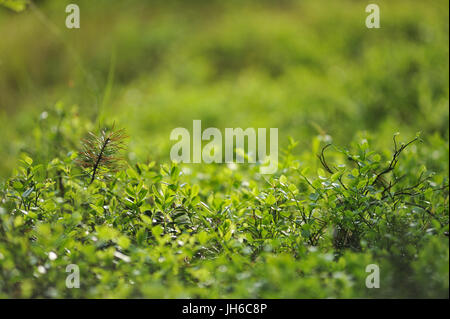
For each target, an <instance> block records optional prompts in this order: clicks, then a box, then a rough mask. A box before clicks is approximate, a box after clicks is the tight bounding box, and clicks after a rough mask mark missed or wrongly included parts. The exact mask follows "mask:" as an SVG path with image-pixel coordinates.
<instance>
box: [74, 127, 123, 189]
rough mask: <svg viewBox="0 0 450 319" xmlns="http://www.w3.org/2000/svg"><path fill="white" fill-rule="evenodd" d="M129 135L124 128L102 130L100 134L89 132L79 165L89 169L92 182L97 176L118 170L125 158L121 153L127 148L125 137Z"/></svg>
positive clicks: (80, 155)
mask: <svg viewBox="0 0 450 319" xmlns="http://www.w3.org/2000/svg"><path fill="white" fill-rule="evenodd" d="M127 137H128V136H127V135H126V134H125V131H124V129H120V130H114V125H113V127H112V128H111V130H109V131H108V130H106V129H105V130H102V132H101V134H100V135H99V136H97V135H95V134H94V133H92V132H89V135H88V137H87V138H85V139H83V140H82V150H81V151H80V153H79V159H78V161H77V162H78V165H80V166H81V167H82V168H84V169H86V170H88V171H89V175H90V181H89V185H90V184H92V183H93V182H94V180H95V178H96V177H97V176H99V175H102V174H105V173H107V172H117V171H118V170H119V169H120V168H121V167H122V166H123V165H122V163H123V161H124V158H123V157H120V156H119V153H120V152H121V151H123V150H125V139H126V138H127Z"/></svg>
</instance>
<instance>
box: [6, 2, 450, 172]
mask: <svg viewBox="0 0 450 319" xmlns="http://www.w3.org/2000/svg"><path fill="white" fill-rule="evenodd" d="M371 2H374V3H377V4H378V5H379V6H380V9H381V28H380V29H367V28H366V26H365V19H366V17H367V15H368V14H367V13H366V12H365V7H366V6H367V4H369V3H371ZM69 3H76V4H78V5H79V7H80V11H81V28H80V29H67V28H66V27H65V19H66V16H67V14H66V13H65V7H66V5H67V4H69ZM448 9H449V3H448V1H446V0H436V1H429V2H423V1H399V0H395V1H392V0H389V1H370V2H367V1H356V0H353V1H350V0H344V1H322V0H308V1H291V0H282V1H261V0H259V1H256V0H255V1H237V0H227V1H211V0H210V1H200V0H196V1H170V0H169V1H162V0H160V1H112V0H108V1H106V0H97V1H88V0H77V1H62V0H58V1H56V0H55V1H34V2H33V3H32V4H31V5H29V6H28V7H27V8H26V9H25V10H24V11H22V12H14V11H13V10H9V9H6V8H4V7H0V136H1V139H0V150H1V155H2V160H1V161H0V176H1V178H0V179H4V178H6V177H8V176H9V175H10V174H11V169H12V168H13V167H14V166H15V163H16V159H17V157H18V154H19V153H20V152H22V151H26V152H28V153H31V154H32V155H33V153H37V152H38V151H39V154H42V153H45V154H47V155H48V157H49V158H51V157H52V156H54V155H55V154H54V153H55V152H56V153H57V152H59V151H68V150H75V149H76V148H77V147H78V145H77V144H76V141H77V137H78V136H82V135H83V134H85V131H86V130H90V129H91V130H96V129H98V128H99V126H100V125H101V123H104V122H112V121H114V120H115V121H116V123H118V126H120V127H125V128H126V129H127V132H128V135H130V137H131V138H130V145H129V154H128V157H129V160H130V161H131V162H133V161H137V160H147V159H149V158H150V159H155V158H156V159H167V158H168V157H169V149H170V147H171V144H172V143H171V141H170V140H169V134H170V131H171V130H172V129H174V128H176V127H179V126H182V127H186V128H188V129H191V127H192V120H194V119H201V120H202V122H203V123H202V124H203V127H204V128H206V127H209V126H214V127H218V128H225V127H242V128H247V127H267V128H269V127H277V128H278V129H279V142H280V145H281V146H283V145H285V144H287V140H288V136H292V137H293V138H295V139H296V140H298V141H299V142H300V145H299V147H298V148H297V149H296V151H297V152H300V153H301V152H304V151H310V150H311V141H312V138H313V137H316V136H320V137H322V138H324V139H332V140H333V141H334V142H336V143H337V144H340V145H345V144H346V143H348V142H349V141H350V140H352V139H353V138H354V137H355V135H356V134H357V133H358V132H360V131H366V132H367V133H368V134H370V135H371V136H373V137H374V140H375V142H376V143H379V144H382V145H384V146H386V145H391V141H392V140H391V137H392V135H393V134H394V133H395V132H397V131H399V132H401V133H402V135H404V136H410V135H414V134H415V133H416V132H417V131H422V132H423V133H424V136H425V140H426V139H427V138H428V137H430V136H439V137H440V138H442V139H444V140H445V141H447V142H448V132H449V129H448V121H449V105H448V97H449V72H448V68H449V60H448V58H449V16H448ZM51 117H56V118H60V119H61V120H62V119H63V118H64V117H66V118H69V119H70V121H72V122H73V123H74V125H73V131H71V129H70V126H69V127H64V130H65V131H64V132H60V130H59V128H58V124H54V123H58V121H55V122H50V121H48V119H49V118H51ZM47 122H48V123H47ZM50 123H51V124H50ZM80 123H81V124H80ZM80 127H81V128H80ZM55 132H57V133H55ZM51 134H66V135H68V136H71V137H72V141H74V142H73V145H66V146H65V147H61V148H60V149H59V150H54V149H52V147H53V146H52V147H50V146H49V145H50V144H51V143H49V140H48V138H49V136H51Z"/></svg>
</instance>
